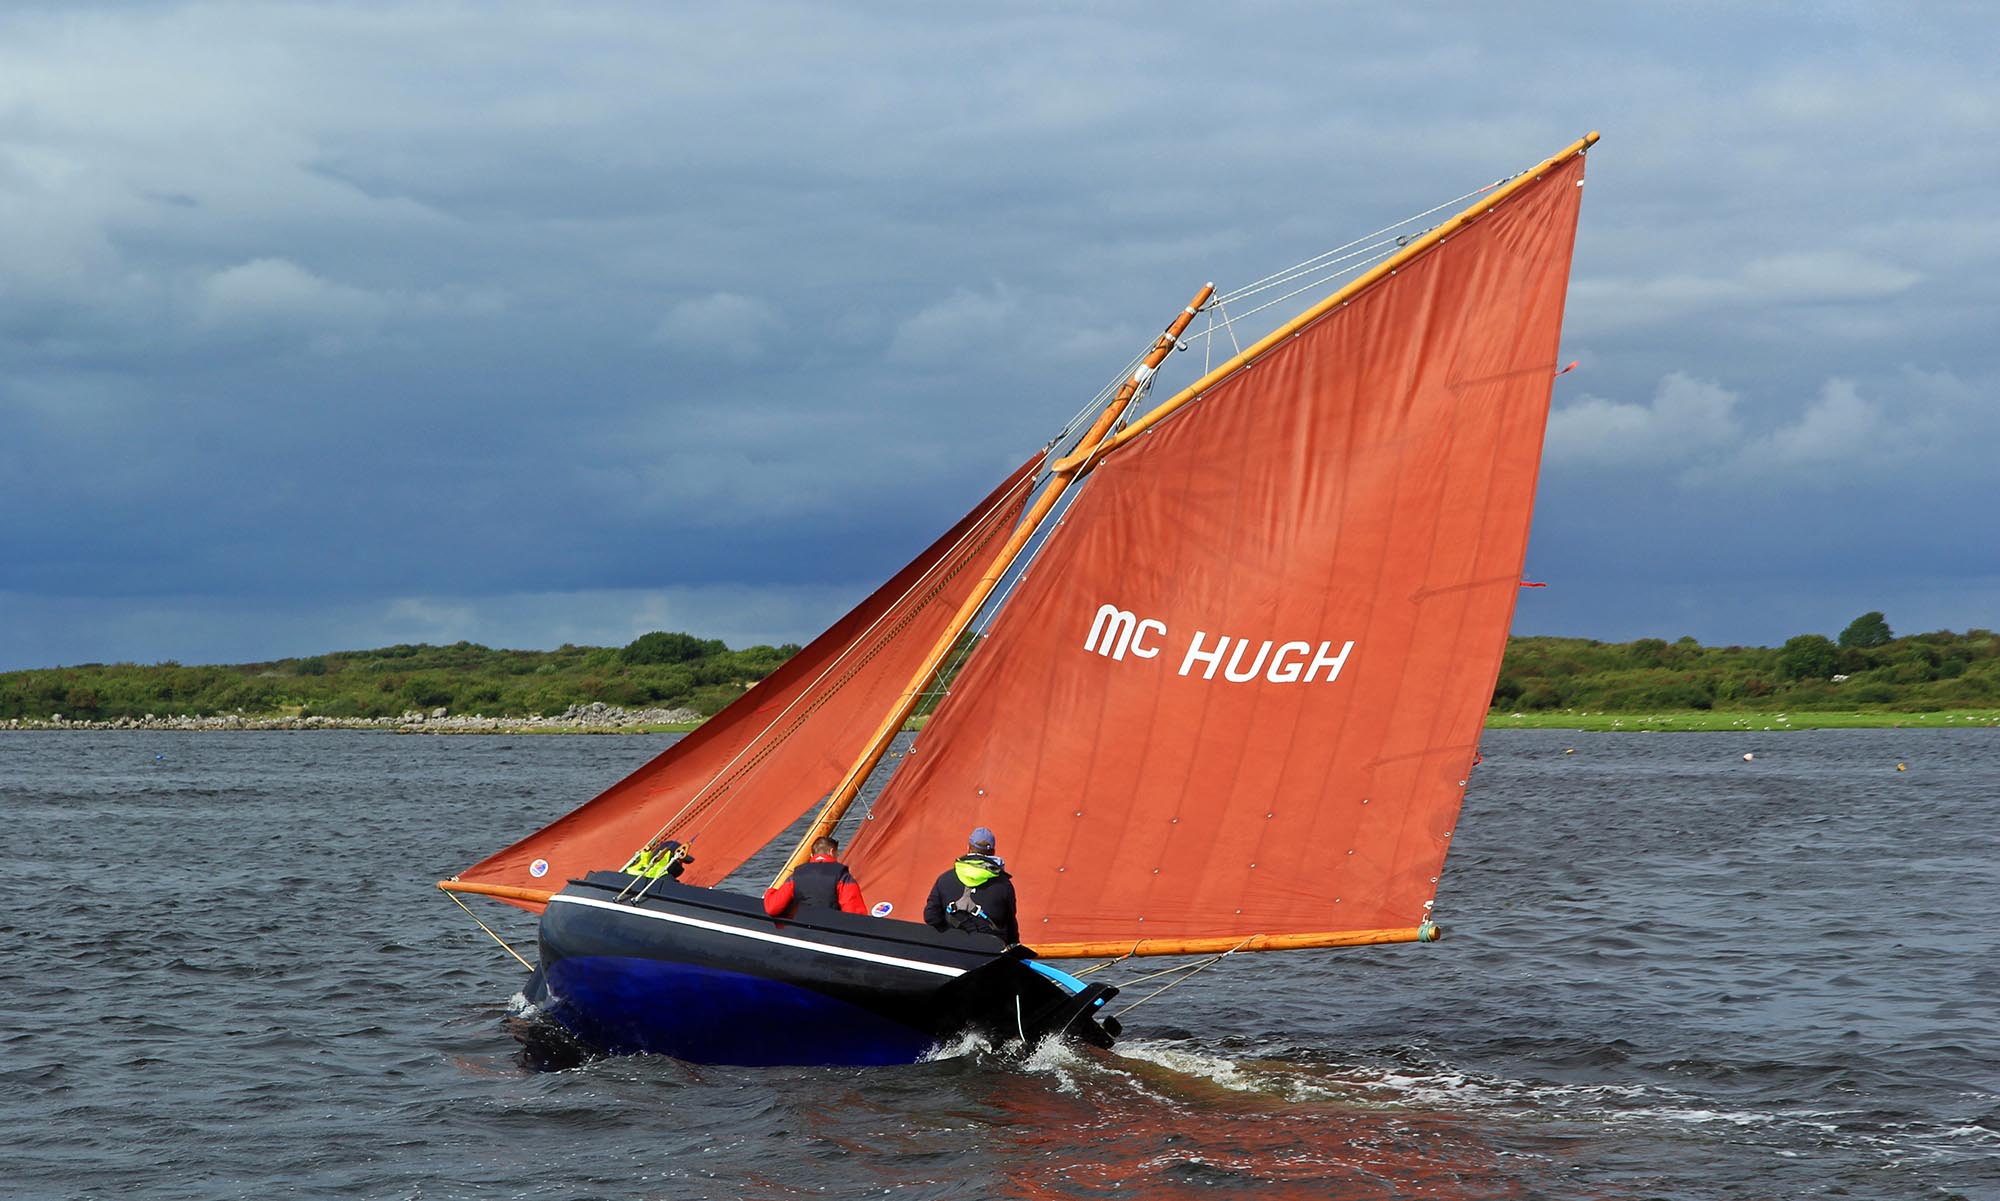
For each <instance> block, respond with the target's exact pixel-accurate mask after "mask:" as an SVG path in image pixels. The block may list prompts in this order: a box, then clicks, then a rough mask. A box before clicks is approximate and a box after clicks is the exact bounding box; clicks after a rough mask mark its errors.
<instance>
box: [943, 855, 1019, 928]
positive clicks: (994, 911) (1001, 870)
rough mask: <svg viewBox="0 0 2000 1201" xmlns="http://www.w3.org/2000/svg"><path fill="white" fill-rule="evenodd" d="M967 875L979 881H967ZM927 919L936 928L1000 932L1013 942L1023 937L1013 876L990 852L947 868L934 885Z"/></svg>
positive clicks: (965, 857)
mask: <svg viewBox="0 0 2000 1201" xmlns="http://www.w3.org/2000/svg"><path fill="white" fill-rule="evenodd" d="M961 868H963V869H964V872H963V874H961V871H960V869H961ZM966 876H970V877H971V878H973V879H974V880H977V881H979V883H976V884H971V885H968V884H967V883H966V882H965V877H966ZM961 901H962V902H964V904H963V905H961V904H960V902H961ZM924 920H925V921H926V922H928V923H930V925H931V927H932V928H933V929H937V930H945V929H950V928H953V927H956V928H957V929H960V930H970V931H972V932H973V933H975V934H997V935H999V936H1000V938H1001V939H1002V940H1003V941H1005V942H1007V943H1008V944H1010V945H1011V944H1013V943H1017V942H1020V941H1021V927H1020V926H1019V924H1017V923H1016V921H1015V918H1014V879H1013V877H1011V876H1009V875H1008V874H1007V869H1006V867H1005V866H1004V865H1002V864H1001V862H1000V860H998V859H995V858H993V857H992V856H990V855H978V854H972V855H966V856H964V857H962V858H961V859H959V860H958V861H957V862H956V863H954V864H952V865H951V866H950V867H949V868H947V869H946V870H945V872H944V874H943V875H940V876H939V877H938V878H937V883H935V884H933V885H931V895H930V897H929V898H928V899H926V900H925V901H924Z"/></svg>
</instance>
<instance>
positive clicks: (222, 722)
mask: <svg viewBox="0 0 2000 1201" xmlns="http://www.w3.org/2000/svg"><path fill="white" fill-rule="evenodd" d="M701 720H702V717H701V714H699V713H697V712H695V711H694V710H693V709H624V708H620V707H619V706H617V705H606V704H602V703H597V702H593V703H591V704H588V705H571V706H570V707H569V708H568V709H565V710H564V711H563V712H561V713H559V714H557V715H555V716H553V717H542V716H534V717H486V716H483V715H481V714H477V713H450V712H447V711H446V710H443V709H432V710H430V711H429V712H419V711H417V710H414V709H413V710H410V711H409V712H406V713H403V714H402V715H400V716H398V717H320V716H317V715H310V716H303V717H246V716H244V715H243V714H241V713H214V714H207V715H204V716H196V715H194V714H186V713H183V714H176V715H171V716H167V717H156V716H154V715H153V714H151V713H148V714H147V715H146V716H144V717H114V718H111V719H109V720H106V721H83V720H72V719H70V718H67V717H64V716H63V715H62V714H60V713H57V714H51V715H50V716H49V719H48V720H47V721H40V720H35V719H31V718H9V719H8V720H6V721H4V722H0V730H199V731H206V730H391V731H395V732H397V733H401V734H632V733H638V732H640V731H642V730H644V729H646V728H647V727H652V726H669V725H693V724H696V723H699V722H700V721H701Z"/></svg>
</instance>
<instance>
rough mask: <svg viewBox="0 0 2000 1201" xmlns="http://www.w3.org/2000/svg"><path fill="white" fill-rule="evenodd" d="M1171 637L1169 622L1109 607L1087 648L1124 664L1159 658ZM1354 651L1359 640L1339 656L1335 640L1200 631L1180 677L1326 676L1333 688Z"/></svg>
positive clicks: (1281, 679) (1289, 680) (1296, 679)
mask: <svg viewBox="0 0 2000 1201" xmlns="http://www.w3.org/2000/svg"><path fill="white" fill-rule="evenodd" d="M1166 637H1167V623H1166V622H1164V621H1156V620H1154V619H1153V618H1150V617H1146V618H1141V617H1140V616H1139V615H1138V614H1136V613H1134V612H1132V611H1131V610H1129V609H1121V608H1119V607H1118V606H1117V605H1111V604H1106V605H1101V606H1099V607H1098V610H1097V615H1096V617H1095V618H1094V619H1092V621H1091V623H1090V634H1089V636H1088V637H1086V638H1085V639H1084V640H1083V649H1085V650H1087V651H1094V652H1096V653H1097V654H1100V655H1103V656H1104V657H1105V658H1107V659H1119V660H1122V659H1124V658H1125V656H1127V655H1131V656H1132V657H1134V658H1137V659H1153V658H1157V657H1158V656H1159V654H1160V650H1161V649H1162V648H1161V647H1160V646H1159V645H1158V644H1157V643H1158V641H1159V640H1163V639H1165V638H1166ZM1148 639H1154V640H1155V642H1154V644H1152V645H1149V644H1148V642H1147V640H1148ZM1353 651H1354V641H1353V639H1349V640H1347V641H1346V642H1343V643H1341V646H1340V650H1339V652H1338V653H1336V652H1335V651H1334V649H1333V643H1332V642H1330V641H1328V642H1321V643H1319V644H1318V647H1317V649H1315V647H1314V644H1313V643H1310V642H1301V641H1291V642H1279V641H1277V640H1276V639H1272V638H1266V639H1262V640H1260V641H1253V640H1251V639H1249V638H1234V637H1231V636H1230V635H1228V634H1210V633H1209V632H1208V631H1206V630H1196V631H1195V632H1194V640H1193V641H1191V642H1189V643H1188V647H1187V653H1186V654H1185V655H1183V656H1182V658H1181V666H1180V673H1179V674H1181V675H1184V676H1185V675H1190V674H1193V673H1195V671H1196V669H1197V668H1199V669H1200V676H1201V678H1202V679H1204V680H1213V679H1214V678H1215V674H1216V672H1218V671H1220V672H1221V673H1222V678H1223V679H1224V680H1227V681H1228V682H1229V683H1231V684H1248V683H1250V682H1251V681H1252V680H1257V679H1260V678H1261V679H1263V680H1266V681H1268V682H1270V683H1272V684H1297V683H1300V682H1301V681H1303V682H1305V683H1307V684H1311V683H1314V682H1316V681H1318V680H1319V679H1320V678H1321V675H1322V673H1324V675H1325V679H1326V682H1327V683H1329V684H1331V683H1333V682H1334V681H1335V680H1338V679H1339V678H1340V672H1341V669H1342V668H1344V667H1346V666H1347V657H1348V656H1349V655H1350V654H1352V653H1353Z"/></svg>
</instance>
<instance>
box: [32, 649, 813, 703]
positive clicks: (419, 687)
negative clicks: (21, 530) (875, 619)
mask: <svg viewBox="0 0 2000 1201" xmlns="http://www.w3.org/2000/svg"><path fill="white" fill-rule="evenodd" d="M798 651H799V647H798V646H797V645H796V644H790V643H788V644H786V645H784V646H752V647H747V648H745V649H742V650H731V649H730V648H729V647H728V646H726V645H724V644H723V643H722V642H721V641H720V640H719V639H712V638H711V639H703V638H697V637H695V636H693V635H692V634H684V633H667V632H660V631H656V632H654V633H650V634H646V635H644V636H642V637H640V638H637V639H634V640H633V641H632V642H631V643H629V644H627V645H626V646H624V647H593V646H572V645H565V646H562V647H559V648H557V649H556V650H552V651H512V650H494V649H492V648H490V647H485V646H480V645H479V644H478V643H474V642H457V643H453V644H452V645H450V646H430V645H425V644H416V645H398V646H389V647H383V648H382V649H380V650H370V651H337V652H333V653H331V654H325V655H311V656H308V657H305V658H299V659H278V660H274V661H272V662H268V663H243V664H237V665H234V666H210V667H185V666H182V665H181V664H179V663H171V662H170V663H159V664H153V665H149V666H139V665H136V664H132V663H117V664H109V665H106V664H96V663H93V664H85V665H83V666H79V667H59V668H51V669H45V670H35V671H13V672H6V673H0V720H5V719H7V718H23V719H27V718H33V719H38V720H46V719H47V718H49V717H51V716H53V715H56V714H61V715H62V716H63V717H66V718H69V719H71V720H90V721H105V720H112V719H116V718H120V717H131V718H141V717H144V716H146V715H147V714H152V715H155V716H159V717H166V716H170V715H174V714H191V715H205V714H213V713H236V712H241V713H244V714H246V715H249V716H261V715H267V714H280V713H289V714H297V715H299V716H307V717H310V716H315V715H316V716H321V717H395V716H397V715H399V714H402V713H407V712H409V711H411V710H420V711H429V710H435V709H440V708H441V709H446V710H449V711H451V712H453V713H481V714H485V715H487V716H489V717H526V716H531V715H537V714H539V715H553V714H558V713H561V712H563V711H564V710H565V709H568V708H569V707H570V706H572V705H582V704H590V703H591V702H593V701H601V702H603V703H605V704H611V705H622V706H624V707H626V708H628V709H642V708H665V709H692V710H694V711H696V712H697V713H701V714H703V715H707V714H712V713H714V712H716V711H717V710H718V709H721V708H722V707H723V706H724V705H727V704H728V703H729V702H730V701H733V700H735V699H736V698H737V697H738V696H741V695H742V694H743V692H744V691H745V690H746V689H748V688H749V687H750V686H751V685H753V684H755V683H756V682H757V681H759V680H761V679H763V678H764V677H765V676H767V675H769V674H771V673H772V672H773V671H776V670H777V669H778V667H779V665H781V664H783V663H784V662H785V660H787V659H789V658H791V656H793V655H794V654H797V653H798Z"/></svg>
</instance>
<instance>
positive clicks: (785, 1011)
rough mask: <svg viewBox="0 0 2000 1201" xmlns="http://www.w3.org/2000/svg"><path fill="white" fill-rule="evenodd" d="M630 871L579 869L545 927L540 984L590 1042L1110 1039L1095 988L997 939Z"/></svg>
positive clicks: (833, 1060)
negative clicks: (775, 908)
mask: <svg viewBox="0 0 2000 1201" xmlns="http://www.w3.org/2000/svg"><path fill="white" fill-rule="evenodd" d="M630 884H631V879H630V878H629V877H625V876H621V875H618V874H616V873H596V874H594V875H592V876H591V877H589V878H587V879H585V880H578V881H572V882H571V883H570V885H569V887H567V888H565V889H564V890H563V891H562V893H560V894H558V895H557V897H556V898H555V899H554V900H552V901H551V902H550V903H549V906H548V909H547V911H546V912H545V913H544V915H543V918H542V925H541V955H542V966H541V968H540V969H538V970H537V971H536V973H535V976H534V978H533V980H532V981H531V983H530V985H529V989H528V997H529V1000H530V1001H531V1002H532V1003H533V1004H534V1005H535V1006H536V1008H537V1009H538V1010H539V1011H540V1013H541V1016H542V1018H543V1019H544V1020H546V1021H550V1022H554V1023H555V1024H557V1025H558V1026H560V1027H561V1028H562V1029H563V1030H564V1031H565V1032H566V1033H567V1035H568V1036H569V1037H570V1038H571V1039H573V1040H575V1041H577V1042H579V1043H581V1044H582V1046H581V1048H580V1049H582V1050H585V1051H587V1052H596V1053H608V1054H632V1053H638V1052H649V1053H654V1054H662V1055H672V1056H674V1057H676V1058H679V1059H685V1060H690V1061H694V1062H699V1063H729V1064H744V1065H752V1066H764V1065H778V1064H855V1065H875V1064H896V1063H913V1062H915V1061H917V1060H919V1059H921V1058H923V1057H924V1055H925V1054H926V1053H927V1052H929V1051H930V1050H931V1049H932V1048H934V1047H936V1046H937V1045H938V1044H940V1043H942V1042H945V1041H948V1040H950V1039H953V1038H954V1037H956V1036H957V1035H959V1034H962V1033H965V1032H968V1031H971V1032H977V1033H980V1034H982V1035H985V1036H987V1037H988V1038H990V1039H993V1040H995V1041H1005V1040H1008V1039H1015V1038H1020V1039H1025V1040H1030V1041H1033V1040H1037V1039H1040V1038H1042V1037H1045V1036H1047V1035H1050V1034H1057V1033H1060V1034H1065V1035H1067V1036H1069V1037H1072V1038H1076V1039H1078V1040H1080V1041H1083V1042H1087V1043H1093V1044H1096V1045H1099V1046H1109V1045H1110V1043H1111V1039H1112V1035H1113V1034H1114V1033H1115V1030H1116V1023H1115V1022H1109V1023H1107V1024H1108V1025H1109V1026H1110V1027H1111V1029H1110V1030H1107V1029H1106V1028H1105V1026H1103V1025H1100V1024H1099V1023H1098V1021H1097V1020H1096V1017H1095V1015H1096V1012H1097V1010H1098V1008H1099V1007H1101V1006H1102V1005H1103V1004H1104V1002H1105V1001H1106V1000H1108V999H1109V998H1110V997H1111V996H1112V995H1114V994H1115V992H1116V990H1115V989H1112V988H1109V987H1107V986H1104V985H1085V984H1083V982H1081V981H1079V980H1077V979H1075V978H1074V977H1071V976H1068V975H1066V974H1064V973H1062V972H1060V971H1056V970H1055V969H1053V968H1049V967H1048V966H1047V965H1045V964H1041V963H1033V962H1032V961H1031V960H1029V959H1027V958H1025V957H1024V956H1023V955H1022V954H1021V953H1020V952H1019V951H1018V950H1016V951H1013V952H1009V951H1007V950H1006V949H1005V948H1003V947H1002V946H1001V944H1000V942H999V940H997V939H993V938H990V937H983V936H977V935H968V934H964V933H961V932H958V931H947V932H944V933H939V932H937V931H934V930H932V929H930V927H928V926H924V925H921V924H917V923H912V922H902V921H894V920H891V919H886V918H872V917H862V916H858V915H851V914H843V913H831V912H827V911H815V912H813V913H812V914H811V915H809V916H808V917H806V918H803V919H797V920H787V921H777V920H774V919H772V918H770V917H768V916H767V915H765V913H764V912H763V907H762V905H761V904H760V903H759V902H758V901H757V900H756V899H754V898H750V897H742V896H737V895H735V894H731V893H721V892H715V891H713V890H710V889H701V888H691V887H688V886H685V885H681V884H678V883H674V882H668V881H662V882H659V883H656V884H655V885H654V886H653V887H652V888H651V889H649V890H648V892H647V894H646V895H645V896H644V897H630V896H625V895H622V894H623V890H624V889H626V888H627V887H628V886H629V885H630Z"/></svg>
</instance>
